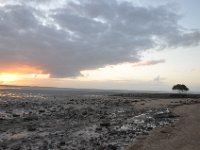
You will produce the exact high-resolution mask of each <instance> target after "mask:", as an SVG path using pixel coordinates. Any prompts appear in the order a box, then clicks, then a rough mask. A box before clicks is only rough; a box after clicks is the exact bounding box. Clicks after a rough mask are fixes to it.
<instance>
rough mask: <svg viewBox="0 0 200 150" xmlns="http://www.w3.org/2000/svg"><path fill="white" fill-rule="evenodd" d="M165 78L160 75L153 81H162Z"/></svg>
mask: <svg viewBox="0 0 200 150" xmlns="http://www.w3.org/2000/svg"><path fill="white" fill-rule="evenodd" d="M163 80H165V78H162V77H160V76H159V75H158V76H157V77H155V78H154V79H153V81H155V82H161V81H163Z"/></svg>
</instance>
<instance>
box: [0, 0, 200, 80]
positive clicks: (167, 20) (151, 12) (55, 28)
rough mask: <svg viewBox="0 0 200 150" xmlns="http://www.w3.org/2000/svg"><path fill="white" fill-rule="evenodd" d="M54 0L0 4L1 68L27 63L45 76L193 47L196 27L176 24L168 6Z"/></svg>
mask: <svg viewBox="0 0 200 150" xmlns="http://www.w3.org/2000/svg"><path fill="white" fill-rule="evenodd" d="M54 3H55V1H49V3H48V5H46V4H47V3H46V1H45V2H43V3H41V2H40V1H34V2H33V1H28V0H27V1H23V0H17V1H11V0H10V1H6V2H5V1H4V5H0V7H1V9H0V20H1V21H0V41H1V42H0V64H1V65H2V66H4V67H3V68H6V67H7V66H13V65H18V66H19V67H20V66H30V67H34V68H37V70H42V72H43V73H47V74H50V76H51V77H75V76H79V75H80V71H82V70H90V69H96V68H99V67H104V66H106V65H115V64H118V63H123V62H130V63H136V64H137V63H138V62H140V55H139V54H140V53H141V52H143V51H145V50H148V49H163V48H166V47H168V48H176V47H186V46H195V45H198V44H199V41H200V32H199V31H197V30H188V29H187V30H186V29H184V28H183V27H181V26H180V25H179V24H178V21H179V20H180V16H179V15H178V14H177V13H176V11H175V10H172V9H171V8H169V6H168V5H159V6H156V7H143V6H136V5H133V4H132V3H130V2H127V1H121V2H120V3H118V2H117V0H109V1H108V0H98V1H93V0H76V1H69V0H68V1H64V0H62V1H59V3H58V4H57V5H53V4H54ZM37 4H38V5H37ZM148 63H149V64H156V63H162V61H161V62H153V61H152V62H148ZM148 63H147V64H148ZM143 65H144V64H143ZM0 69H1V68H0ZM1 71H3V70H1Z"/></svg>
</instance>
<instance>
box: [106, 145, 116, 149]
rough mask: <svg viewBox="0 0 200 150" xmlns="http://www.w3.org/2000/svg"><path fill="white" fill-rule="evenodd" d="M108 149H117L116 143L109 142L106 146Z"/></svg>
mask: <svg viewBox="0 0 200 150" xmlns="http://www.w3.org/2000/svg"><path fill="white" fill-rule="evenodd" d="M106 150H117V147H116V146H115V145H111V144H109V145H108V146H107V148H106Z"/></svg>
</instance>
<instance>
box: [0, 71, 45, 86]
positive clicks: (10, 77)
mask: <svg viewBox="0 0 200 150" xmlns="http://www.w3.org/2000/svg"><path fill="white" fill-rule="evenodd" d="M47 78H49V74H15V73H0V83H1V84H18V85H21V84H23V82H24V80H28V79H33V80H34V79H47Z"/></svg>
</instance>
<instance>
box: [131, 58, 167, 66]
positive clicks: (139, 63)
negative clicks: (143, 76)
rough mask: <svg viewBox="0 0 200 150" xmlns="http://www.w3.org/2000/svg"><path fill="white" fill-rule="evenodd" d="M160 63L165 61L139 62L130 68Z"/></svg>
mask: <svg viewBox="0 0 200 150" xmlns="http://www.w3.org/2000/svg"><path fill="white" fill-rule="evenodd" d="M160 63H165V60H164V59H160V60H148V61H139V62H136V63H134V64H133V65H132V66H133V67H139V66H150V65H156V64H160Z"/></svg>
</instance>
